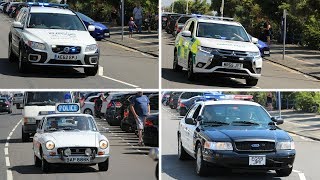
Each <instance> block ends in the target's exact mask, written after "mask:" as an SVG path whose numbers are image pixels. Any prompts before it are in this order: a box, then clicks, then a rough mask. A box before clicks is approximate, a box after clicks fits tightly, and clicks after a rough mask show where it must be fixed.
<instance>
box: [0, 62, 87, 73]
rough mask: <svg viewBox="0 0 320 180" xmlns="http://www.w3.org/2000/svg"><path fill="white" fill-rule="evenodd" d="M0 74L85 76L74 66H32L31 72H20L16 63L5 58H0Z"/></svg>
mask: <svg viewBox="0 0 320 180" xmlns="http://www.w3.org/2000/svg"><path fill="white" fill-rule="evenodd" d="M0 74H2V75H6V76H17V77H36V78H85V77H87V76H86V75H85V74H84V73H82V72H80V71H78V70H77V69H74V68H67V67H46V66H43V67H41V66H33V72H31V73H28V74H22V73H19V72H18V63H17V62H15V63H10V62H9V61H8V59H7V58H0Z"/></svg>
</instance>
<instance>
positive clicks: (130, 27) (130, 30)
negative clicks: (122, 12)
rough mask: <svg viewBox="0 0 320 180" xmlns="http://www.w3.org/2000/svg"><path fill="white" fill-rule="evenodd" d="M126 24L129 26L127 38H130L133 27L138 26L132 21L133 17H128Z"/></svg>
mask: <svg viewBox="0 0 320 180" xmlns="http://www.w3.org/2000/svg"><path fill="white" fill-rule="evenodd" d="M128 26H129V38H132V33H133V29H134V28H138V27H137V25H136V23H135V22H134V21H133V17H130V21H129V23H128Z"/></svg>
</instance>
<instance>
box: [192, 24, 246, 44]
mask: <svg viewBox="0 0 320 180" xmlns="http://www.w3.org/2000/svg"><path fill="white" fill-rule="evenodd" d="M197 37H204V38H214V39H221V40H231V41H244V42H250V40H249V37H248V35H247V33H246V31H245V29H244V28H243V27H242V26H235V25H228V24H217V23H205V22H201V23H199V24H198V29H197Z"/></svg>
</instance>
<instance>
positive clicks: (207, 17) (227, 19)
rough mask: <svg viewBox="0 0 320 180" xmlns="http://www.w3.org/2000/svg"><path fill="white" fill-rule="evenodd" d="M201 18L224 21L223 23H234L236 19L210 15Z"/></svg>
mask: <svg viewBox="0 0 320 180" xmlns="http://www.w3.org/2000/svg"><path fill="white" fill-rule="evenodd" d="M199 18H206V19H214V20H223V21H234V18H230V17H220V16H209V15H202V16H200V17H199Z"/></svg>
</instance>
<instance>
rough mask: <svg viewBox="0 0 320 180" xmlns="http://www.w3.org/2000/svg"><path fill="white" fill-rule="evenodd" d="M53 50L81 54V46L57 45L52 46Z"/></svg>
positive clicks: (60, 52)
mask: <svg viewBox="0 0 320 180" xmlns="http://www.w3.org/2000/svg"><path fill="white" fill-rule="evenodd" d="M52 52H54V53H58V54H79V53H80V52H81V47H80V46H60V45H58V46H56V47H52Z"/></svg>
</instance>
